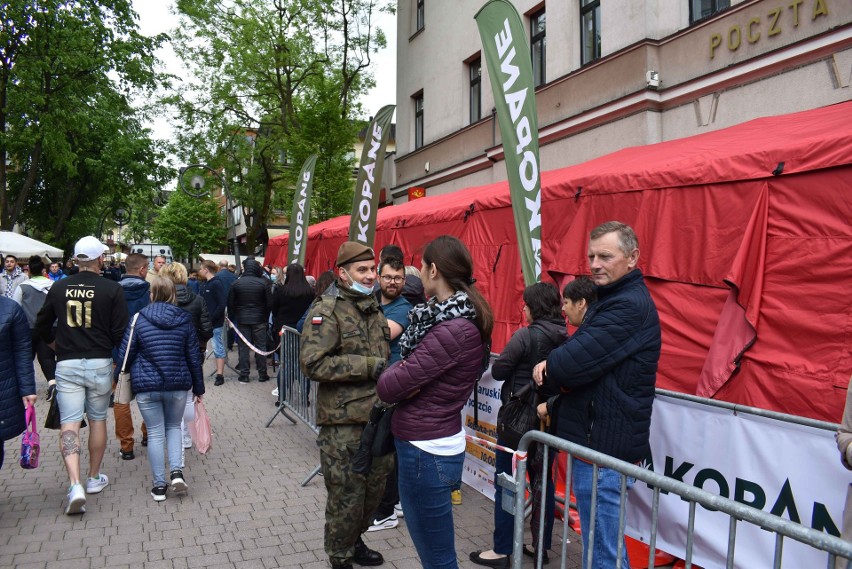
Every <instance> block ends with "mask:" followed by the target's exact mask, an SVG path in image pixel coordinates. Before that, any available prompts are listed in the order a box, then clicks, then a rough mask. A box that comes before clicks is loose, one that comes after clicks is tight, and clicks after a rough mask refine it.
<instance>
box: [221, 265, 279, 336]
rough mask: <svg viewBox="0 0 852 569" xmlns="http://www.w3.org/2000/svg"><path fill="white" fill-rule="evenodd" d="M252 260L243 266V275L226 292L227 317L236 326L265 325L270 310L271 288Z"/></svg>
mask: <svg viewBox="0 0 852 569" xmlns="http://www.w3.org/2000/svg"><path fill="white" fill-rule="evenodd" d="M262 275H263V268H262V267H261V266H260V263H258V262H257V261H255V260H254V259H248V260H247V261H246V262H245V263H244V265H243V274H242V275H240V278H238V279H237V282H235V283H234V284H233V285H231V290H229V291H228V317H229V318H231V319H232V320H233V319H236V322H237V323H238V324H245V325H252V324H266V323H267V322H268V321H269V312H270V310H272V286H271V284H270V282H269V280H268V279H266V278H264V277H263V276H262Z"/></svg>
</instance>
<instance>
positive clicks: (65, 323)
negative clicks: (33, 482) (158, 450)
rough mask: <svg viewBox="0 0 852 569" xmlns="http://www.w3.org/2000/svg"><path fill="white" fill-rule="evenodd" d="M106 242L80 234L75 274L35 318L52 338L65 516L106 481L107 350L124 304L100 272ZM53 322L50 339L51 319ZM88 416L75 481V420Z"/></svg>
mask: <svg viewBox="0 0 852 569" xmlns="http://www.w3.org/2000/svg"><path fill="white" fill-rule="evenodd" d="M106 250H107V248H106V246H104V245H103V243H101V242H100V241H98V240H97V239H96V238H95V237H83V238H82V239H80V240H79V241H78V242H77V244H76V245H75V246H74V256H75V257H76V258H77V262H78V264H79V265H80V272H79V273H77V274H76V275H74V276H71V277H68V278H67V279H62V280H61V281H58V282H55V283H53V286H51V287H50V292H48V293H47V299H45V302H44V306H42V308H41V310H40V311H39V313H38V317H37V318H36V326H35V329H36V332H37V333H38V334H39V335H40V336H41V338H42V339H43V340H44V341H45V342H48V343H49V342H53V341H54V340H55V343H56V345H55V351H56V398H57V402H58V403H59V415H60V423H61V427H60V435H59V437H60V447H61V450H62V458H63V460H64V461H65V468H66V470H67V471H68V478H69V479H70V482H71V487H70V488H69V490H68V504H67V506H66V508H65V513H66V514H69V515H70V514H80V513H83V512H85V511H86V494H97V493H100V492H101V491H102V490H103V489H104V488H106V486H107V484H109V479H108V478H107V477H106V475H105V474H103V473H101V471H100V468H101V461H102V460H103V456H104V451H105V450H106V414H107V409H108V408H109V396H110V394H111V393H112V385H113V382H112V375H113V373H112V372H113V366H112V349H113V348H116V347H118V346H119V345H120V344H121V340H122V338H123V337H124V330H125V328H127V302H126V301H125V300H124V293H123V292H122V289H121V286H120V285H119V284H118V283H117V282H115V281H111V280H109V279H105V278H104V277H102V276H100V271H101V269H102V268H103V262H104V252H105V251H106ZM54 322H56V323H57V324H56V333H55V337H54V331H53V323H54ZM83 411H85V412H86V415H87V416H88V420H89V478H88V480H86V484H85V491H84V490H83V485H82V484H81V483H80V423H81V421H82V420H83Z"/></svg>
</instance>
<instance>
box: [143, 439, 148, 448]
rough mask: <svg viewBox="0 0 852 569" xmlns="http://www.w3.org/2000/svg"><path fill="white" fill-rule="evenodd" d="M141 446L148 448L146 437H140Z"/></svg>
mask: <svg viewBox="0 0 852 569" xmlns="http://www.w3.org/2000/svg"><path fill="white" fill-rule="evenodd" d="M142 446H143V447H146V446H148V437H142Z"/></svg>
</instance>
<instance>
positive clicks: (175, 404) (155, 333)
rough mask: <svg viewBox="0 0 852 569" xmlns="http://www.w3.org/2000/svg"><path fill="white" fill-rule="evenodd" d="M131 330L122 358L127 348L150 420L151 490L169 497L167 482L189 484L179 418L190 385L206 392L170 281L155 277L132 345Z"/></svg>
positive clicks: (191, 330) (178, 487)
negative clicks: (167, 480)
mask: <svg viewBox="0 0 852 569" xmlns="http://www.w3.org/2000/svg"><path fill="white" fill-rule="evenodd" d="M130 333H131V327H130V326H128V329H127V331H126V332H125V333H124V340H123V341H122V343H121V350H120V351H119V359H118V361H120V362H122V361H124V354H125V352H126V351H127V352H128V355H127V367H128V369H129V370H130V377H131V385H132V386H133V393H134V394H135V395H136V403H137V405H139V411H140V412H141V413H142V418H143V419H144V420H145V424H146V425H148V460H150V462H151V474H152V475H153V477H154V487H153V489H152V490H151V496H152V497H153V498H154V500H156V501H157V502H161V501H163V500H165V499H166V491H167V489H168V488H169V487H170V488H171V491H172V492H185V491H186V490H187V484H186V481H185V480H184V476H183V446H182V444H181V430H180V422H181V419H182V418H183V410H184V406H185V405H186V392H187V390H189V389H190V388H191V389H192V393H193V395H194V396H195V400H196V401H201V396H202V395H204V376H203V374H202V371H201V352H200V351H199V349H198V336H197V335H196V332H195V326H193V323H192V316H190V314H189V312H187V311H186V310H183V309H182V308H178V307H177V299H176V292H175V285H174V283H173V282H172V281H170V280H168V279H164V278H161V277H155V278H154V281H153V282H152V283H151V304H149V305H148V306H146V307H145V308H143V309H142V310H140V311H139V316H138V319H137V320H136V325H135V327H134V328H133V337H132V338H131V339H130V345H129V346H128V338H130ZM118 371H119V369H118V368H116V372H118ZM166 448H167V449H168V457H169V466H170V468H171V473H170V477H169V478H170V480H169V486H167V485H166V465H165V459H164V454H165V449H166Z"/></svg>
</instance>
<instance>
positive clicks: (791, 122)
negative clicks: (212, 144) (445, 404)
mask: <svg viewBox="0 0 852 569" xmlns="http://www.w3.org/2000/svg"><path fill="white" fill-rule="evenodd" d="M851 122H852V102H848V103H843V104H838V105H833V106H830V107H825V108H821V109H816V110H812V111H806V112H802V113H796V114H792V115H784V116H776V117H767V118H762V119H757V120H753V121H750V122H747V123H743V124H741V125H738V126H735V127H731V128H728V129H724V130H719V131H715V132H711V133H707V134H703V135H699V136H694V137H690V138H685V139H680V140H673V141H669V142H664V143H660V144H655V145H650V146H643V147H634V148H628V149H625V150H622V151H619V152H615V153H613V154H609V155H607V156H603V157H601V158H598V159H595V160H591V161H589V162H586V163H583V164H579V165H577V166H572V167H569V168H563V169H560V170H554V171H550V172H544V173H543V175H542V204H543V205H542V217H543V219H542V234H543V244H542V261H543V270H544V271H545V272H546V273H548V274H549V275H550V276H551V277H553V278H554V279H556V280H557V281H558V282H560V283H561V282H563V281H564V280H567V279H569V278H571V277H572V276H574V275H580V274H587V273H588V272H589V269H588V261H587V260H586V246H587V242H588V233H589V231H590V230H591V229H592V228H593V227H594V226H596V225H598V224H599V223H601V222H603V221H607V220H610V219H618V220H620V221H624V222H626V223H629V224H630V225H632V226H633V227H634V229H635V230H636V233H637V234H638V236H639V239H640V252H641V254H640V259H639V266H640V268H641V269H642V271H643V272H644V273H645V275H646V277H647V279H648V284H649V288H650V289H651V292H652V294H653V296H654V300H655V302H656V303H657V307H658V309H659V311H660V317H661V321H662V325H663V355H662V358H661V361H660V370H659V375H658V386H659V387H663V388H667V389H674V390H677V391H682V392H686V393H697V394H699V395H704V396H711V397H717V398H720V399H724V400H727V401H732V402H736V403H743V404H747V405H754V406H757V407H762V408H767V409H774V410H778V411H783V412H787V413H792V414H797V415H803V416H808V417H814V418H818V419H824V420H830V421H837V420H838V418H839V417H840V414H841V411H842V407H843V403H844V400H845V388H846V387H847V384H848V382H849V377H850V373H852V352H851V351H850V345H852V300H850V294H849V293H850V288H852V287H850V277H849V274H850V269H852V225H850V221H849V220H850V219H852V129H850V127H849V124H850V123H851ZM348 224H349V221H348V216H344V217H341V218H336V219H332V220H329V221H326V222H324V223H321V224H317V225H315V226H312V227H311V229H310V230H309V240H310V241H309V245H308V261H307V263H306V264H307V269H308V272H309V273H311V274H316V273H318V272H319V271H321V270H325V269H328V268H331V267H332V266H333V264H334V258H335V256H336V252H337V247H338V246H339V245H340V243H342V242H343V241H344V240H345V239H346V235H347V232H348ZM445 233H449V234H453V235H456V236H458V237H460V238H461V239H462V240H464V241H465V243H466V244H467V245H468V247H470V249H471V252H472V254H473V256H474V262H475V265H476V271H475V276H476V278H477V286H479V287H481V289H482V291H483V293H484V294H485V296H486V297H487V298H488V300H489V302H490V303H491V305H492V308H493V309H494V312H495V317H496V320H497V325H496V327H495V334H494V347H495V350H497V351H499V350H500V349H502V347H503V346H504V345H505V342H506V341H507V340H508V338H509V337H510V336H511V334H512V332H514V330H516V329H517V327H518V326H519V325H520V324H521V320H522V319H521V307H522V300H521V292H522V291H523V279H522V278H521V275H520V261H519V259H518V252H517V246H516V244H515V234H514V226H513V222H512V216H511V205H510V201H509V193H508V186H507V184H506V183H505V182H503V183H498V184H492V185H489V186H483V187H479V188H471V189H468V190H463V191H459V192H455V193H453V194H449V195H441V196H434V197H429V198H424V199H420V200H415V201H412V202H408V203H406V204H402V205H398V206H393V207H389V208H384V209H382V210H380V211H379V214H378V225H377V231H376V246H377V247H382V246H383V245H385V244H387V243H391V242H393V243H397V244H399V245H400V246H401V247H402V248H403V250H404V251H405V252H406V255H407V256H408V257H407V258H406V263H410V264H414V265H418V266H419V259H420V256H419V253H420V251H421V250H422V247H423V245H424V244H425V243H427V242H428V241H429V240H430V239H432V238H434V237H435V236H437V235H441V234H445ZM286 240H287V236H282V237H279V238H275V239H272V240H270V243H269V245H270V247H269V249H268V251H267V259H269V260H270V262H274V263H276V264H284V263H285V262H286V254H287V245H286Z"/></svg>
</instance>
